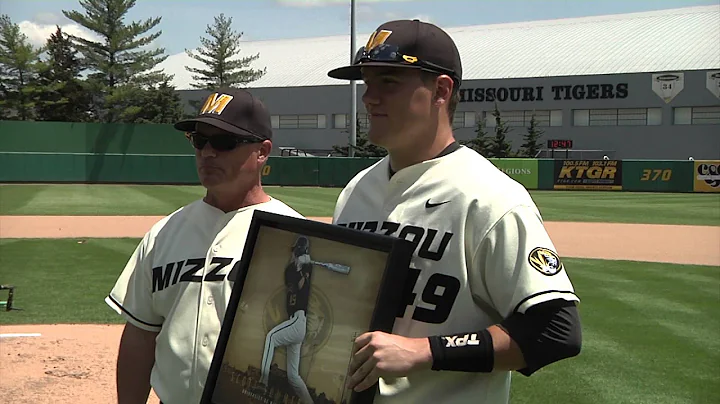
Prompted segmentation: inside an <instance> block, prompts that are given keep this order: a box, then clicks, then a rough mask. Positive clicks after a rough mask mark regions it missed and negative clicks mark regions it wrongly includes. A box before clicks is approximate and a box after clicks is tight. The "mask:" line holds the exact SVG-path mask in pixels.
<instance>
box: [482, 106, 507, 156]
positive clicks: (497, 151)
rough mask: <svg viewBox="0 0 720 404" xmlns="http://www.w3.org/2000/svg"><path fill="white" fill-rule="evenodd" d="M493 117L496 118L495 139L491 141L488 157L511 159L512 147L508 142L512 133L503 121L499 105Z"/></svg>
mask: <svg viewBox="0 0 720 404" xmlns="http://www.w3.org/2000/svg"><path fill="white" fill-rule="evenodd" d="M492 115H493V117H495V137H494V138H492V139H491V142H490V147H489V148H488V154H489V156H488V157H495V158H504V157H509V156H510V155H511V154H512V146H511V145H510V143H508V141H507V134H508V133H509V132H510V128H509V127H507V126H506V125H505V122H504V121H503V120H502V119H501V116H500V110H499V109H498V106H497V104H495V110H494V111H493V113H492Z"/></svg>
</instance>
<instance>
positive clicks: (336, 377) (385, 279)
mask: <svg viewBox="0 0 720 404" xmlns="http://www.w3.org/2000/svg"><path fill="white" fill-rule="evenodd" d="M413 250H414V245H413V244H412V243H411V242H409V241H406V240H403V239H399V238H395V237H390V236H385V235H380V234H376V233H370V232H365V231H361V230H356V229H350V228H346V227H343V226H337V225H331V224H327V223H322V222H318V221H314V220H307V219H300V218H294V217H289V216H284V215H278V214H274V213H269V212H264V211H256V212H255V213H254V216H253V220H252V223H251V225H250V229H249V233H248V236H247V242H246V245H245V248H244V251H243V254H242V257H241V260H240V261H241V262H240V264H239V265H240V266H239V269H238V272H237V276H236V278H235V282H234V285H233V290H232V294H231V297H230V301H229V307H228V309H227V311H226V313H225V318H224V320H223V325H222V329H221V331H220V335H219V337H218V343H217V347H216V350H215V353H214V356H213V360H212V364H211V366H210V372H209V375H208V378H207V381H206V385H205V390H204V392H203V396H202V400H201V404H243V403H253V404H254V403H258V404H259V403H262V404H272V403H277V404H281V403H282V404H285V403H298V404H310V403H313V404H330V403H334V404H341V403H342V404H369V403H372V402H373V399H374V397H375V394H376V391H377V384H376V385H375V386H374V387H373V388H370V389H367V390H365V391H362V392H355V391H352V390H350V389H348V388H347V387H346V384H347V381H348V378H349V376H350V375H349V374H348V372H349V370H348V368H349V365H350V361H351V356H352V348H353V343H354V340H355V338H356V337H357V336H359V335H360V334H362V333H364V332H368V331H385V332H392V328H393V325H394V323H395V317H396V315H397V313H398V312H402V309H403V305H404V304H405V302H404V301H403V293H402V291H403V290H404V283H405V278H406V275H407V272H408V268H409V265H410V259H411V256H412V253H413Z"/></svg>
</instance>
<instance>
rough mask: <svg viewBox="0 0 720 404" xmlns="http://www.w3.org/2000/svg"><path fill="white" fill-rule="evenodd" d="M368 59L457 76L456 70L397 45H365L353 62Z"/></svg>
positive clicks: (357, 62)
mask: <svg viewBox="0 0 720 404" xmlns="http://www.w3.org/2000/svg"><path fill="white" fill-rule="evenodd" d="M367 61H369V62H390V63H404V64H410V65H416V66H419V67H424V68H425V69H427V70H431V71H433V72H435V73H440V74H447V75H449V76H451V77H454V76H455V72H453V71H452V70H450V69H447V68H444V67H442V66H439V65H436V64H435V63H431V62H427V61H424V60H421V59H418V58H417V57H415V56H411V55H406V54H404V53H402V52H400V49H399V48H398V46H397V45H389V44H382V45H378V46H376V47H374V48H372V49H370V51H367V50H366V49H365V47H364V46H363V47H361V48H360V49H359V50H358V52H357V53H356V54H355V58H354V59H353V64H359V63H362V62H367Z"/></svg>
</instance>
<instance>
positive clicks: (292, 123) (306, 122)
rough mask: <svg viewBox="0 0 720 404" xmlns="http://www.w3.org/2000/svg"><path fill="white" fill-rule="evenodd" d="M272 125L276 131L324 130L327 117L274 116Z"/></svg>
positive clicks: (271, 120)
mask: <svg viewBox="0 0 720 404" xmlns="http://www.w3.org/2000/svg"><path fill="white" fill-rule="evenodd" d="M270 123H271V124H272V127H273V128H274V129H324V128H325V127H327V122H326V117H325V115H272V116H271V117H270Z"/></svg>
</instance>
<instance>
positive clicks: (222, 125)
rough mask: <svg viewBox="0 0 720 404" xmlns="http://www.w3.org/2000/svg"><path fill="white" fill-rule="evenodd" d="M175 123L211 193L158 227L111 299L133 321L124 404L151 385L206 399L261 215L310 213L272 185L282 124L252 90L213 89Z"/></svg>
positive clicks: (173, 397) (182, 397)
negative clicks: (268, 168) (267, 171)
mask: <svg viewBox="0 0 720 404" xmlns="http://www.w3.org/2000/svg"><path fill="white" fill-rule="evenodd" d="M175 128H176V129H178V130H179V131H183V132H185V133H186V136H187V137H188V139H189V141H190V143H191V144H192V145H193V146H194V148H195V162H196V167H197V173H198V176H199V179H200V182H201V184H202V185H203V186H204V187H205V188H206V195H205V196H204V197H203V198H202V199H199V200H196V201H194V202H192V203H190V204H188V205H186V206H183V207H181V208H180V209H178V210H176V211H175V212H173V213H171V214H170V215H168V216H166V217H165V218H163V219H162V220H160V221H159V222H157V223H156V224H155V225H154V226H152V228H151V229H150V230H149V231H148V232H147V233H146V234H145V236H144V237H143V239H142V241H141V242H140V243H139V244H138V246H137V248H136V249H135V251H134V252H133V254H132V256H131V257H130V259H129V261H128V262H127V265H126V266H125V268H124V269H123V270H122V272H121V274H120V276H119V279H118V280H117V283H116V284H115V286H114V288H113V289H112V290H111V292H110V294H109V295H108V296H107V298H106V302H107V304H108V305H110V306H111V307H112V308H114V309H115V310H117V311H118V312H119V313H120V314H122V316H124V318H125V319H126V320H127V323H126V325H125V329H124V331H123V334H122V337H121V340H120V348H119V353H118V359H117V394H118V403H120V404H123V403H134V404H137V403H145V402H146V401H147V398H148V395H149V392H150V388H151V386H152V388H153V389H154V390H155V392H156V393H157V395H158V397H159V398H160V400H161V401H162V402H164V403H172V404H176V403H177V404H182V403H187V404H191V403H192V404H197V403H198V402H200V398H201V396H202V391H203V388H204V384H205V380H206V378H207V374H208V370H209V367H210V364H211V361H212V357H213V352H214V350H215V346H216V342H217V338H218V334H219V331H220V329H221V327H222V320H223V317H224V315H225V311H226V308H227V302H228V300H229V298H230V295H231V293H232V285H233V280H234V279H235V276H236V272H235V269H236V265H237V264H238V262H239V260H240V258H241V256H242V253H243V246H244V245H245V238H246V235H247V231H248V228H249V225H250V221H251V219H252V216H253V212H254V211H255V210H258V209H259V210H264V211H268V212H273V213H278V214H283V215H287V216H293V217H302V216H301V215H300V214H299V213H298V212H296V211H295V210H293V209H292V208H290V207H289V206H288V205H286V204H285V203H283V202H281V201H279V200H277V199H274V198H272V197H270V196H269V195H267V194H266V193H265V192H264V191H263V187H262V185H261V181H260V178H261V171H262V168H263V166H264V164H265V163H266V162H267V159H268V156H269V155H270V151H271V149H272V140H271V139H272V129H271V124H270V115H269V114H268V111H267V110H266V109H265V106H264V105H263V103H262V102H261V101H260V100H258V99H257V98H255V97H253V96H252V95H251V94H250V93H249V92H247V91H244V90H236V89H232V90H226V91H219V92H216V93H213V94H211V95H210V96H209V97H208V98H207V101H206V102H205V105H204V106H203V107H202V109H201V111H200V114H199V116H198V117H196V118H195V119H190V120H186V121H181V122H178V123H177V124H175Z"/></svg>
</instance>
